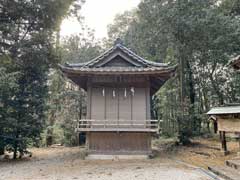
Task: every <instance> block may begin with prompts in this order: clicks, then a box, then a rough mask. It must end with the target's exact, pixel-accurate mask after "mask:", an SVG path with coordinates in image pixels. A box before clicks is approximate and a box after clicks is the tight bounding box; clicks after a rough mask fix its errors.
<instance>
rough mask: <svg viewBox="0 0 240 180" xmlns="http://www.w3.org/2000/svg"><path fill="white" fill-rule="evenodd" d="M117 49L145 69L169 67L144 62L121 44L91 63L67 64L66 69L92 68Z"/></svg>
mask: <svg viewBox="0 0 240 180" xmlns="http://www.w3.org/2000/svg"><path fill="white" fill-rule="evenodd" d="M117 49H120V50H121V51H122V52H124V53H126V54H127V55H128V56H130V57H132V58H133V59H135V60H136V61H137V62H139V63H141V64H143V65H144V66H147V67H153V66H156V67H167V66H168V65H169V64H166V63H157V62H152V61H149V60H146V59H144V58H142V57H140V56H138V55H137V54H135V53H134V52H133V51H131V50H130V49H128V48H127V47H125V46H123V45H122V44H116V45H115V46H113V47H112V48H110V49H109V50H107V51H105V52H104V53H102V54H101V55H100V56H98V57H96V58H94V59H92V60H91V61H88V62H86V63H77V64H68V63H67V64H66V67H84V68H85V67H93V66H94V65H95V64H96V63H98V62H100V61H101V60H102V59H104V58H105V57H107V56H109V55H110V54H111V53H112V52H114V51H115V50H117Z"/></svg>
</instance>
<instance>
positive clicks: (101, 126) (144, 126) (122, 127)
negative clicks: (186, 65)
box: [76, 119, 158, 132]
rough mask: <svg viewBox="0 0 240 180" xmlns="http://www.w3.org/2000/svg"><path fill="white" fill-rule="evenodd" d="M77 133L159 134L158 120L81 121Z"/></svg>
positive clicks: (78, 123)
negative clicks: (122, 132) (121, 132)
mask: <svg viewBox="0 0 240 180" xmlns="http://www.w3.org/2000/svg"><path fill="white" fill-rule="evenodd" d="M76 131H77V132H80V131H81V132H87V131H98V132H100V131H119V132H120V131H125V132H157V131H158V120H110V119H106V120H95V119H81V120H78V122H77V128H76Z"/></svg>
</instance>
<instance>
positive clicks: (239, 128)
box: [217, 118, 240, 133]
mask: <svg viewBox="0 0 240 180" xmlns="http://www.w3.org/2000/svg"><path fill="white" fill-rule="evenodd" d="M217 122H218V130H219V131H225V132H239V133H240V119H221V118H218V119H217Z"/></svg>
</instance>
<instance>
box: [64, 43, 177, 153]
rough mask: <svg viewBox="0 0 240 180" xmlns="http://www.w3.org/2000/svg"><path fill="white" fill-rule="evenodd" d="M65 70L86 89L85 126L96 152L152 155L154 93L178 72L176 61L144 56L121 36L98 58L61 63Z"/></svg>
mask: <svg viewBox="0 0 240 180" xmlns="http://www.w3.org/2000/svg"><path fill="white" fill-rule="evenodd" d="M60 68H61V70H62V72H63V73H64V74H65V75H66V76H67V77H68V78H69V79H71V80H72V81H73V82H74V83H76V84H77V85H79V86H80V87H81V88H82V89H84V90H85V91H86V92H87V99H88V100H87V101H88V103H87V118H86V119H80V120H79V122H78V127H77V129H76V130H77V132H86V139H87V142H86V145H87V148H88V153H89V154H93V155H136V154H137V155H148V154H150V153H151V135H152V133H156V132H157V129H158V126H157V120H151V115H150V100H151V96H152V95H153V94H154V93H156V92H157V91H158V90H159V88H160V87H161V86H162V85H163V84H164V83H165V82H166V81H167V80H168V79H169V78H170V77H172V76H173V75H174V73H175V70H176V66H169V65H168V64H164V63H156V62H151V61H148V60H145V59H143V58H142V57H140V56H138V55H136V54H135V53H134V52H132V51H131V50H130V49H128V48H126V47H125V46H123V45H122V44H121V43H120V42H119V41H116V43H115V45H114V46H113V47H112V48H111V49H109V50H108V51H106V52H104V53H103V54H101V55H100V56H98V57H96V58H95V59H93V60H91V61H89V62H86V63H79V64H65V65H64V66H61V65H60Z"/></svg>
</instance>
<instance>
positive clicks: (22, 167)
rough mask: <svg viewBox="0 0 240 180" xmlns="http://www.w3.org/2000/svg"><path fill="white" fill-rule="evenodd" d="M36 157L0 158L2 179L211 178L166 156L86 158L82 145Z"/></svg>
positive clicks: (38, 151) (50, 150)
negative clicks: (153, 157)
mask: <svg viewBox="0 0 240 180" xmlns="http://www.w3.org/2000/svg"><path fill="white" fill-rule="evenodd" d="M31 151H32V152H33V157H32V158H27V159H24V160H18V161H0V180H74V179H75V180H77V179H78V180H123V179H124V180H211V178H209V177H208V176H206V175H205V174H204V173H202V172H201V171H199V170H198V169H195V168H192V167H188V166H185V165H184V164H179V163H176V162H175V161H173V160H170V159H167V158H158V159H154V160H124V161H123V160H121V161H119V160H118V161H116V160H115V161H111V160H108V161H106V160H104V161H103V160H101V161H100V160H83V159H82V156H83V153H82V152H83V150H82V149H80V148H63V147H59V148H45V149H32V150H31Z"/></svg>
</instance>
